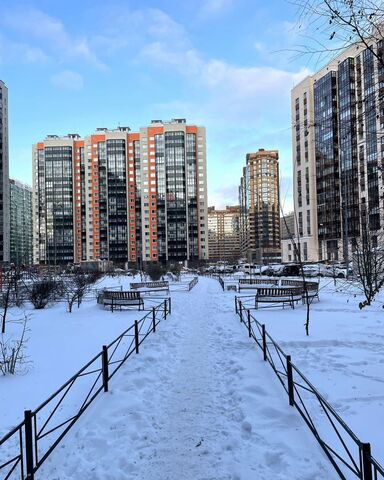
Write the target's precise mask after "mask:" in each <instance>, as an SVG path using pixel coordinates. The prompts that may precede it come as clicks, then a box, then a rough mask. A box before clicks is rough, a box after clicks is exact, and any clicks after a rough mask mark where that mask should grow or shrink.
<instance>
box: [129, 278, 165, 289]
mask: <svg viewBox="0 0 384 480" xmlns="http://www.w3.org/2000/svg"><path fill="white" fill-rule="evenodd" d="M131 288H133V289H137V288H169V282H168V281H166V280H164V281H162V282H139V283H131Z"/></svg>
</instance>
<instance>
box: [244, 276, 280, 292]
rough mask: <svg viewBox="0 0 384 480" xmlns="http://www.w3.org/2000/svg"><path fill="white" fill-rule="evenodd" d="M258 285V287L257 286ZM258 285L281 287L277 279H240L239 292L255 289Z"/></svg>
mask: <svg viewBox="0 0 384 480" xmlns="http://www.w3.org/2000/svg"><path fill="white" fill-rule="evenodd" d="M255 285H256V286H255ZM257 285H276V286H277V285H279V280H278V279H277V278H239V291H240V290H244V289H250V288H252V289H255V288H257Z"/></svg>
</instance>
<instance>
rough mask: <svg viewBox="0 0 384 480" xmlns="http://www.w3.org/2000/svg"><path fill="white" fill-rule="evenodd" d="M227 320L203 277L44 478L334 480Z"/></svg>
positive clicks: (175, 303)
mask: <svg viewBox="0 0 384 480" xmlns="http://www.w3.org/2000/svg"><path fill="white" fill-rule="evenodd" d="M223 302H224V303H223ZM234 319H235V314H234V312H233V299H232V297H230V301H229V302H228V303H225V299H224V298H223V295H222V291H221V289H220V286H219V284H218V282H216V281H212V280H210V279H205V278H200V279H199V283H198V284H197V285H196V286H195V287H194V288H193V290H191V292H190V293H188V294H185V295H184V294H177V295H174V296H173V298H172V315H171V316H170V317H169V321H168V320H167V321H166V322H161V323H160V324H159V326H158V329H157V331H156V334H155V335H151V336H150V337H148V339H147V341H146V344H145V345H144V347H143V349H142V350H141V353H140V355H138V356H134V357H133V358H132V361H130V362H129V364H128V365H127V368H122V369H121V370H120V372H119V376H118V377H117V378H116V379H115V382H112V383H111V385H110V392H109V394H108V400H104V401H102V402H100V403H99V402H97V403H96V404H95V405H94V407H92V414H91V415H89V416H86V417H83V418H82V419H81V420H80V423H79V426H78V429H77V431H76V433H70V434H69V436H68V440H67V441H65V442H64V445H63V448H60V449H57V450H56V451H55V452H54V453H53V454H52V456H51V457H50V458H49V459H48V460H47V462H46V463H45V464H44V466H43V467H42V470H41V475H42V476H41V478H62V479H67V478H81V479H82V480H83V479H84V480H90V479H92V480H94V479H102V478H124V479H150V478H161V479H165V478H167V479H169V480H176V479H177V480H180V479H181V478H182V479H183V480H196V479H198V478H200V479H201V478H207V479H208V478H212V479H213V478H214V479H215V480H230V479H231V480H234V479H237V480H239V479H241V480H251V479H252V480H254V479H255V478H258V479H261V480H263V479H265V480H266V479H268V480H269V479H271V478H273V479H274V480H283V479H285V480H286V479H287V478H297V472H302V475H303V477H302V478H313V479H316V478H319V479H320V478H321V479H323V478H327V479H332V478H335V477H334V474H333V471H332V470H331V469H330V467H329V465H328V461H327V459H326V458H325V456H324V455H323V454H322V452H321V450H320V448H319V447H318V446H317V444H316V442H314V441H313V439H312V438H311V436H310V434H309V433H308V431H307V429H306V428H305V426H304V425H303V422H302V420H301V418H300V417H299V415H298V414H297V415H296V414H294V413H293V412H292V409H290V408H289V407H288V406H287V403H286V401H285V398H284V397H283V396H282V395H281V387H280V386H279V384H278V382H277V381H275V379H274V378H273V377H271V376H269V375H268V373H269V372H268V369H267V367H266V365H265V364H264V362H262V360H260V358H259V356H258V352H257V351H255V348H254V345H253V344H252V343H251V342H250V341H249V339H248V338H247V337H246V336H245V335H244V331H243V329H242V327H241V325H240V322H237V321H234ZM74 472H75V474H74ZM71 475H72V476H71Z"/></svg>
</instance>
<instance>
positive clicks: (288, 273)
mask: <svg viewBox="0 0 384 480" xmlns="http://www.w3.org/2000/svg"><path fill="white" fill-rule="evenodd" d="M277 275H278V276H279V277H298V276H299V275H301V271H300V265H283V266H282V267H281V268H280V270H279V271H278V272H277Z"/></svg>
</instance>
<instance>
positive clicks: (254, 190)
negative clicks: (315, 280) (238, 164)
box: [239, 149, 281, 264]
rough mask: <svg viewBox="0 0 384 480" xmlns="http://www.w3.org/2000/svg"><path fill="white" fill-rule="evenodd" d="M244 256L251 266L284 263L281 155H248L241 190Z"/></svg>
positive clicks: (264, 152) (273, 152)
mask: <svg viewBox="0 0 384 480" xmlns="http://www.w3.org/2000/svg"><path fill="white" fill-rule="evenodd" d="M239 202H240V235H241V248H242V254H243V255H244V256H246V257H247V259H248V261H249V262H255V263H259V264H260V263H264V264H268V263H271V262H279V261H280V260H281V250H280V214H279V205H280V204H279V154H278V151H277V150H264V149H259V150H258V151H257V152H255V153H248V154H247V157H246V166H245V167H244V168H243V176H242V178H241V179H240V187H239Z"/></svg>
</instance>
